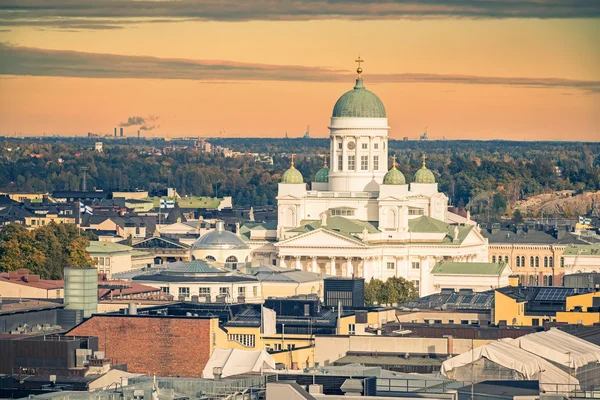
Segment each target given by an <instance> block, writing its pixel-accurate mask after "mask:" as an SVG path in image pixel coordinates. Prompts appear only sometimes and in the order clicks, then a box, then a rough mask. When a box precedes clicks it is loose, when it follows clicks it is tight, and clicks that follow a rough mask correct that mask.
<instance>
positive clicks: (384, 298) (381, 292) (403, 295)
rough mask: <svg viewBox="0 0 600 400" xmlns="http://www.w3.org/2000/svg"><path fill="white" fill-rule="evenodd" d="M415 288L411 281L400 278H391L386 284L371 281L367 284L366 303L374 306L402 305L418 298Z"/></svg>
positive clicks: (376, 280) (377, 280)
mask: <svg viewBox="0 0 600 400" xmlns="http://www.w3.org/2000/svg"><path fill="white" fill-rule="evenodd" d="M417 297H418V295H417V292H416V291H415V287H414V286H413V284H412V283H411V282H409V281H407V280H406V279H404V278H400V277H391V278H389V279H388V280H386V281H385V282H383V281H381V280H379V279H371V280H370V281H368V282H366V283H365V303H366V304H367V305H369V306H372V305H374V304H393V303H396V304H400V303H404V302H407V301H409V300H412V299H414V298H417Z"/></svg>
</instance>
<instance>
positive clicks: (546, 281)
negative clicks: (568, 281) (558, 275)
mask: <svg viewBox="0 0 600 400" xmlns="http://www.w3.org/2000/svg"><path fill="white" fill-rule="evenodd" d="M542 282H543V285H544V286H548V276H546V275H544V277H543V278H542Z"/></svg>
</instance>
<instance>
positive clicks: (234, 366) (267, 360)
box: [202, 349, 275, 379]
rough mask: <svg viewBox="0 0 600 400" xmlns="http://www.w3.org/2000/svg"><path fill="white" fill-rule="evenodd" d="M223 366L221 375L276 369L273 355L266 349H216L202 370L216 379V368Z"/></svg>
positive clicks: (203, 373)
mask: <svg viewBox="0 0 600 400" xmlns="http://www.w3.org/2000/svg"><path fill="white" fill-rule="evenodd" d="M215 367H220V368H222V374H221V377H223V378H225V377H227V376H232V375H239V374H246V373H248V372H261V371H263V370H267V369H275V360H274V359H273V356H271V355H270V354H269V353H267V352H266V351H264V350H254V351H248V350H239V349H215V350H214V351H213V353H212V355H211V356H210V359H209V360H208V362H207V363H206V366H205V367H204V371H202V377H203V378H206V379H214V377H215V376H214V374H213V373H214V368H215Z"/></svg>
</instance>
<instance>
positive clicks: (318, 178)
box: [315, 161, 329, 183]
mask: <svg viewBox="0 0 600 400" xmlns="http://www.w3.org/2000/svg"><path fill="white" fill-rule="evenodd" d="M315 182H323V183H327V182H329V167H328V166H327V161H325V165H323V168H321V169H320V170H318V171H317V173H316V174H315Z"/></svg>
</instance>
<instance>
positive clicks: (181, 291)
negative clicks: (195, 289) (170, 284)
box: [179, 286, 190, 298]
mask: <svg viewBox="0 0 600 400" xmlns="http://www.w3.org/2000/svg"><path fill="white" fill-rule="evenodd" d="M179 296H183V297H186V298H187V297H190V288H189V287H185V286H180V287H179Z"/></svg>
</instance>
